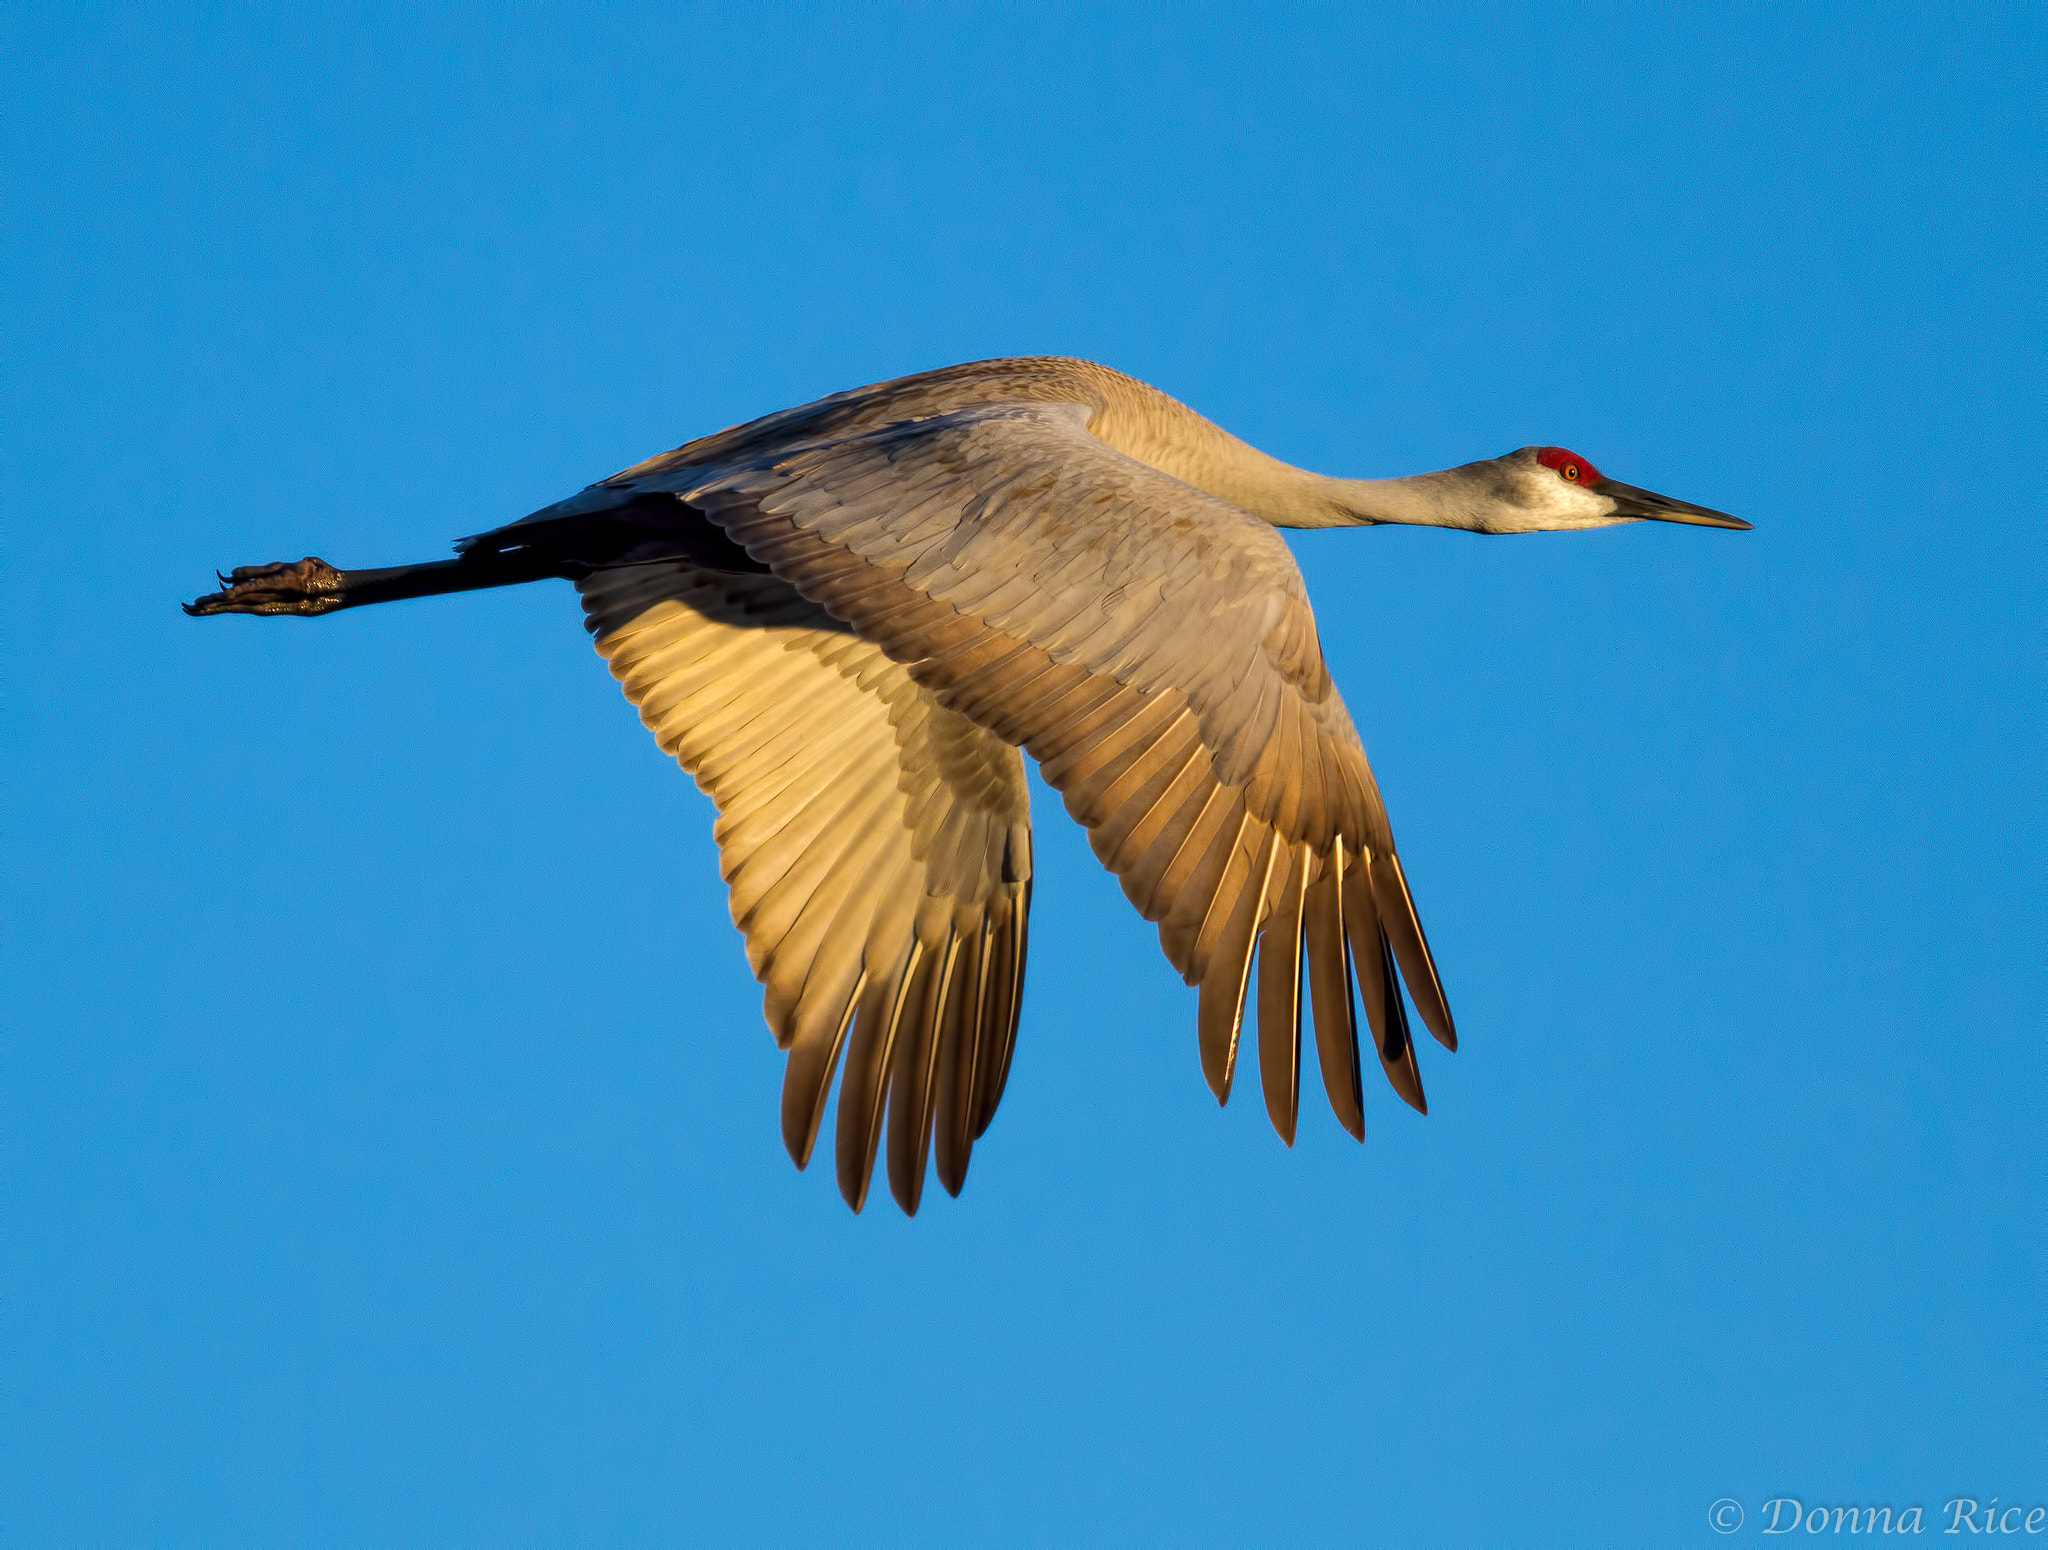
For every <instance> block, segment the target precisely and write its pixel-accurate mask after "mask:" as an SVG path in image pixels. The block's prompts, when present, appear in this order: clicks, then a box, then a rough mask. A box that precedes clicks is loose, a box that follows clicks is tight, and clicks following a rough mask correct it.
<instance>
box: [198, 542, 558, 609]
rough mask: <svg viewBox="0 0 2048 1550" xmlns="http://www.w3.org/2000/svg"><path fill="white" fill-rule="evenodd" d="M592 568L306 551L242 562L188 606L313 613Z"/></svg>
mask: <svg viewBox="0 0 2048 1550" xmlns="http://www.w3.org/2000/svg"><path fill="white" fill-rule="evenodd" d="M588 573H589V567H588V566H584V565H578V564H575V563H574V562H567V561H563V560H559V559H554V558H551V557H548V556H544V555H539V554H534V553H532V552H531V551H525V550H515V551H513V552H512V553H509V554H480V555H476V556H473V557H472V556H465V557H464V558H462V559H459V560H432V561H429V562H428V563H426V564H424V565H392V566H387V567H385V568H384V569H382V570H336V569H335V568H334V567H333V566H332V565H329V564H328V563H327V562H326V561H325V560H319V559H315V558H313V557H312V556H310V555H308V556H307V557H306V558H305V559H303V560H301V561H299V562H298V563H297V564H296V565H281V564H280V565H238V566H236V567H235V568H234V569H233V570H231V571H229V572H228V573H227V575H225V576H222V577H221V578H220V580H221V590H220V591H218V592H210V593H208V594H207V595H206V596H205V597H202V598H195V599H194V600H193V601H192V602H189V603H187V604H185V605H184V608H185V612H186V613H188V614H192V615H194V616H195V617H201V616H204V615H207V614H291V615H294V616H296V617H299V618H312V617H313V616H314V615H316V614H331V613H333V612H334V611H335V610H336V609H338V608H360V607H361V606H362V605H364V604H365V603H391V602H396V601H397V600H398V599H399V598H404V597H432V596H435V595H436V594H437V593H442V592H474V591H477V590H478V589H480V588H483V587H510V586H517V585H518V584H519V583H521V582H525V581H540V580H543V579H545V578H546V577H550V576H560V577H565V578H568V579H572V580H573V579H574V578H576V577H579V576H583V575H587V574H588Z"/></svg>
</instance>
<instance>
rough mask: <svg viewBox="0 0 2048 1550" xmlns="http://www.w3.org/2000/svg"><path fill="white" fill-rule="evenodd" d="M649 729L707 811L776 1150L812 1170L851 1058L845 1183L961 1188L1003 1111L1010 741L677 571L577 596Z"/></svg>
mask: <svg viewBox="0 0 2048 1550" xmlns="http://www.w3.org/2000/svg"><path fill="white" fill-rule="evenodd" d="M578 590H580V591H581V593H582V594H583V606H584V611H585V615H586V622H587V624H588V626H589V628H590V631H591V633H592V634H593V635H595V636H596V637H597V649H598V650H599V651H600V652H601V653H603V654H604V656H605V657H606V658H608V659H609V660H610V662H611V668H612V672H613V674H614V675H615V676H616V677H617V678H618V679H619V682H620V683H621V684H622V685H623V686H624V688H625V691H626V697H627V698H628V699H629V700H631V701H632V702H633V703H634V705H636V706H637V707H639V710H640V719H641V720H642V721H644V722H645V723H646V724H647V726H648V729H649V730H650V731H652V732H653V733H654V735H655V737H656V738H657V739H658V740H659V741H660V743H661V746H662V747H663V748H665V749H667V750H668V751H669V752H670V753H672V754H674V755H675V756H676V758H677V760H678V761H679V762H680V763H681V764H682V766H683V768H684V769H686V770H688V771H689V772H690V773H691V774H692V775H693V776H695V777H696V779H697V783H698V784H699V785H700V786H701V787H703V789H704V790H705V791H706V792H707V793H708V794H709V795H710V796H711V798H712V800H713V801H715V802H716V803H717V804H718V809H719V820H718V826H717V838H718V845H719V855H720V870H721V871H722V872H723V874H724V876H725V880H726V883H727V885H728V887H729V888H730V890H731V903H732V916H733V920H734V922H735V924H737V925H738V926H739V927H740V929H741V930H742V931H744V932H745V933H746V940H747V956H748V959H749V961H750V962H751V963H752V965H753V969H754V973H755V975H756V976H757V977H758V978H759V979H760V981H761V983H762V984H763V985H764V986H766V987H767V995H766V1012H767V1017H768V1025H769V1027H770V1029H771V1030H772V1031H773V1032H774V1034H775V1041H776V1043H777V1044H778V1045H779V1046H780V1047H782V1048H783V1049H786V1050H787V1051H789V1063H788V1066H787V1068H786V1069H785V1071H784V1074H783V1087H782V1136H783V1141H784V1143H785V1144H786V1145H787V1146H788V1147H789V1152H790V1156H791V1157H793V1158H794V1159H795V1160H796V1164H797V1166H798V1167H799V1168H801V1167H803V1166H804V1164H805V1163H806V1162H808V1161H809V1159H810V1154H811V1148H812V1146H813V1144H814V1143H815V1142H816V1140H817V1135H818V1126H819V1121H820V1119H821V1118H822V1116H823V1112H824V1105H825V1096H826V1093H827V1092H828V1091H829V1089H830V1087H831V1085H832V1076H833V1072H834V1069H835V1067H837V1066H838V1065H839V1064H840V1062H841V1059H842V1051H843V1059H844V1063H845V1076H844V1077H843V1079H842V1080H841V1082H840V1088H839V1111H838V1124H837V1140H836V1150H837V1154H838V1157H837V1160H838V1172H839V1187H840V1190H841V1192H842V1193H843V1194H844V1195H845V1196H846V1199H847V1203H848V1204H849V1205H851V1206H852V1207H853V1208H854V1209H855V1210H856V1211H858V1210H859V1209H860V1207H861V1204H862V1202H863V1201H864V1200H865V1198H866V1195H867V1189H868V1182H869V1180H870V1178H871V1177H872V1175H873V1171H874V1164H875V1153H876V1149H877V1146H878V1144H879V1141H880V1138H881V1135H882V1117H883V1113H884V1109H885V1106H886V1110H887V1114H888V1137H889V1184H890V1188H891V1190H892V1191H893V1193H894V1194H895V1196H896V1199H897V1201H898V1203H899V1204H901V1205H902V1207H903V1209H904V1210H905V1211H908V1212H915V1211H916V1210H917V1204H918V1197H919V1194H920V1191H921V1190H922V1188H923V1182H924V1174H925V1165H926V1156H927V1149H928V1148H929V1147H931V1146H932V1144H933V1141H934V1138H935V1139H936V1152H937V1159H936V1160H937V1168H938V1174H939V1179H940V1181H941V1182H942V1183H943V1184H944V1185H945V1186H946V1188H947V1189H948V1190H949V1191H951V1192H952V1193H954V1194H958V1193H959V1191H960V1186H961V1183H962V1182H963V1181H964V1179H965V1178H966V1175H967V1164H968V1158H969V1154H970V1153H971V1151H972V1149H973V1145H974V1141H975V1139H976V1138H977V1137H978V1136H980V1135H981V1133H982V1132H983V1131H984V1130H985V1129H986V1128H987V1127H988V1123H989V1121H990V1119H991V1118H992V1117H993V1116H994V1114H995V1109H996V1104H997V1103H998V1101H999V1100H1000V1099H1001V1097H1002V1092H1003V1084H1004V1081H1005V1079H1006V1078H1007V1076H1008V1073H1009V1067H1010V1055H1011V1051H1012V1049H1013V1047H1014V1044H1015V1039H1016V1031H1017V1014H1018V1004H1019V997H1020V994H1021V992H1022V989H1023V982H1024V950H1025V924H1026V922H1025V915H1026V911H1027V908H1028V906H1029V900H1030V888H1031V830H1030V812H1029V807H1028V800H1027V792H1026V788H1025V783H1024V767H1023V761H1022V759H1021V758H1020V757H1019V756H1018V753H1017V750H1016V749H1015V748H1013V747H1011V746H1009V745H1008V744H1006V743H1004V742H1002V741H1001V740H1000V739H998V738H996V737H993V736H991V735H990V734H989V733H988V732H986V731H984V730H983V729H982V728H980V727H979V726H977V725H975V724H974V723H973V722H972V721H970V720H969V719H968V718H966V717H965V716H962V715H960V714H959V713H957V712H956V711H953V710H949V709H947V708H945V707H943V706H942V705H940V704H939V703H938V701H937V700H936V699H935V698H934V696H933V694H932V692H931V691H930V690H929V689H927V688H925V687H924V686H923V685H921V684H919V683H917V682H916V681H914V680H913V678H912V677H911V675H910V674H909V673H908V672H907V671H906V670H905V669H904V668H903V666H901V665H900V664H899V663H896V662H894V661H892V660H890V659H889V657H888V656H886V655H885V654H884V653H883V651H882V650H881V648H879V647H878V646H876V645H875V644H873V643H871V642H870V641H867V640H864V639H863V638H861V637H860V636H859V635H857V634H855V633H853V632H852V631H851V630H849V629H848V628H847V627H846V625H844V624H843V623H841V622H839V621H838V620H836V619H834V618H832V617H831V616H830V615H829V614H827V613H825V612H824V611H823V610H822V609H821V608H819V607H818V606H817V605H816V604H815V603H810V602H807V601H805V600H804V599H803V598H802V597H800V596H798V595H797V593H796V592H795V591H794V590H792V588H791V587H790V586H789V585H788V584H787V583H785V582H782V581H778V580H777V579H776V578H774V577H773V576H768V575H759V576H748V575H731V574H726V573H723V572H719V571H714V570H706V569H701V568H699V567H697V566H694V565H690V564H687V563H681V562H663V563H658V564H648V565H628V566H622V567H619V568H616V569H610V570H600V571H597V572H595V573H593V574H592V575H590V576H588V577H587V578H585V579H584V580H583V581H581V582H579V583H578Z"/></svg>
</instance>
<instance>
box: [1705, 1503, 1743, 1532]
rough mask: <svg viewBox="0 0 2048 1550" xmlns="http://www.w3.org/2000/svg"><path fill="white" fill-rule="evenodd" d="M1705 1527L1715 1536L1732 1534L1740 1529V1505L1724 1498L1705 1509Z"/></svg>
mask: <svg viewBox="0 0 2048 1550" xmlns="http://www.w3.org/2000/svg"><path fill="white" fill-rule="evenodd" d="M1707 1527H1708V1528H1710V1529H1712V1530H1713V1531H1714V1532H1715V1533H1717V1534H1732V1533H1734V1532H1735V1531H1736V1530H1737V1529H1739V1528H1741V1527H1742V1503H1741V1502H1738V1501H1737V1500H1735V1498H1734V1497H1732V1496H1724V1497H1722V1498H1721V1499H1720V1500H1719V1501H1717V1502H1715V1503H1714V1505H1713V1506H1711V1507H1709V1508H1708V1509H1707Z"/></svg>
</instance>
